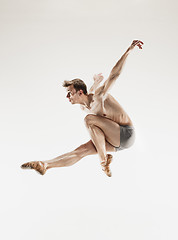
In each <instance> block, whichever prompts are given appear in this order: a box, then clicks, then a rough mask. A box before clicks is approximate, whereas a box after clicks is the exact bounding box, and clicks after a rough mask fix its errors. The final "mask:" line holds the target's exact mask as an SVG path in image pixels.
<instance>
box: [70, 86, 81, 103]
mask: <svg viewBox="0 0 178 240" xmlns="http://www.w3.org/2000/svg"><path fill="white" fill-rule="evenodd" d="M81 91H82V90H80V91H76V90H75V88H74V87H73V85H71V86H69V87H67V96H66V97H67V98H68V99H69V102H71V103H72V104H76V103H80V96H81ZM82 92H83V91H82Z"/></svg>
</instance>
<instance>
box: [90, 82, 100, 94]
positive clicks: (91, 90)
mask: <svg viewBox="0 0 178 240" xmlns="http://www.w3.org/2000/svg"><path fill="white" fill-rule="evenodd" d="M98 86H99V83H96V82H94V84H93V85H92V86H91V88H90V90H89V93H92V92H94V91H95V90H96V89H97V87H98Z"/></svg>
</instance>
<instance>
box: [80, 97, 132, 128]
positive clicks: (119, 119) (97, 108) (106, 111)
mask: <svg viewBox="0 0 178 240" xmlns="http://www.w3.org/2000/svg"><path fill="white" fill-rule="evenodd" d="M89 97H90V99H91V102H90V105H89V107H85V106H83V105H81V108H82V110H84V111H87V112H88V113H91V114H95V115H99V116H102V117H106V118H109V119H111V120H112V121H114V122H116V123H118V124H119V125H129V126H133V123H132V121H131V119H130V118H129V116H128V115H127V113H126V112H125V111H124V109H123V108H122V107H121V105H120V104H119V103H118V102H117V101H116V100H115V98H114V97H113V96H111V95H110V94H106V95H105V96H99V95H94V94H90V95H89Z"/></svg>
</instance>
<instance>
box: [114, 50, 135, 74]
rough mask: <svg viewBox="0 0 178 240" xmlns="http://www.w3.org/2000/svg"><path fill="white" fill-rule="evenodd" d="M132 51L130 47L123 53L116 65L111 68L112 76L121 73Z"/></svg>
mask: <svg viewBox="0 0 178 240" xmlns="http://www.w3.org/2000/svg"><path fill="white" fill-rule="evenodd" d="M130 51H131V50H130V48H128V49H127V51H126V52H125V53H124V54H123V55H122V57H121V58H120V59H119V61H118V62H117V63H116V65H115V66H114V67H113V69H112V70H111V73H110V77H111V78H115V77H118V76H119V75H120V73H121V71H122V69H123V66H124V64H125V61H126V59H127V57H128V55H129V53H130Z"/></svg>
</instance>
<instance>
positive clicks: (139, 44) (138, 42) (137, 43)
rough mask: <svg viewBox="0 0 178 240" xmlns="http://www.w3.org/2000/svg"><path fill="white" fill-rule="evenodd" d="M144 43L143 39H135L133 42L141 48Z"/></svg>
mask: <svg viewBox="0 0 178 240" xmlns="http://www.w3.org/2000/svg"><path fill="white" fill-rule="evenodd" d="M143 44H144V43H143V42H142V41H140V40H134V41H133V42H132V46H133V47H135V46H138V47H139V48H140V49H142V45H143Z"/></svg>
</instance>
